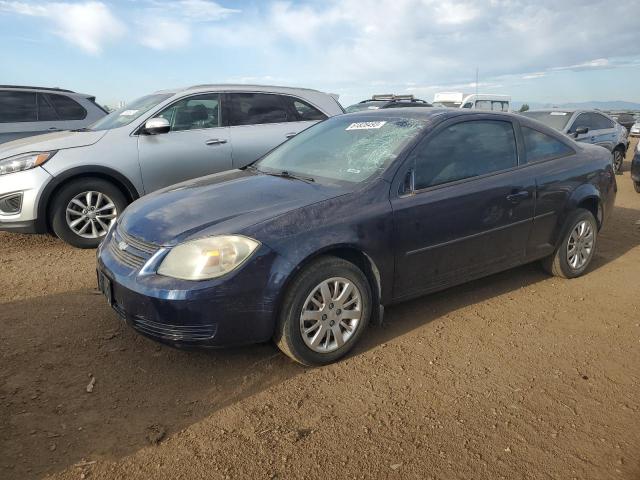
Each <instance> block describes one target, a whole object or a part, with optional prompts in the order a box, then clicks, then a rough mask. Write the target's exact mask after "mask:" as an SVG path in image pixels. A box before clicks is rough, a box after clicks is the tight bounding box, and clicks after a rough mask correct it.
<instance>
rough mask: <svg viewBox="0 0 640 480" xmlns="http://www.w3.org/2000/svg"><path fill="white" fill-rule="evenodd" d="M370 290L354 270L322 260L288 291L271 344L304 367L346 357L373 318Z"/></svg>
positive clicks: (347, 264)
mask: <svg viewBox="0 0 640 480" xmlns="http://www.w3.org/2000/svg"><path fill="white" fill-rule="evenodd" d="M371 301H372V295H371V287H370V286H369V282H368V280H367V278H366V277H365V275H364V274H363V273H362V271H361V270H360V269H359V268H358V267H356V266H355V265H354V264H352V263H350V262H347V261H345V260H342V259H340V258H336V257H322V258H320V259H318V260H316V261H315V262H313V263H311V264H310V265H308V266H307V267H306V268H304V270H302V271H301V272H300V273H299V274H298V276H297V277H296V278H295V279H294V281H293V282H292V283H291V285H290V287H289V288H288V290H287V292H286V294H285V298H284V301H283V305H282V308H281V312H280V318H279V321H278V326H277V329H276V334H275V336H274V340H275V342H276V344H277V345H278V347H279V348H280V350H282V351H283V352H284V353H285V354H287V355H288V356H289V357H291V358H292V359H293V360H295V361H297V362H299V363H302V364H303V365H326V364H328V363H332V362H335V361H336V360H338V359H339V358H341V357H343V356H344V355H346V354H347V352H348V351H349V350H351V348H353V346H354V345H355V344H356V342H357V341H358V339H359V338H360V337H361V336H362V334H363V332H364V331H365V329H366V327H367V324H368V323H369V319H370V317H371V310H372V309H371Z"/></svg>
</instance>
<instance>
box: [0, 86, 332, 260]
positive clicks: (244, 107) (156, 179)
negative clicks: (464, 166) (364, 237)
mask: <svg viewBox="0 0 640 480" xmlns="http://www.w3.org/2000/svg"><path fill="white" fill-rule="evenodd" d="M341 113H343V109H342V107H341V106H340V104H339V103H338V101H337V99H336V98H334V97H333V96H332V95H330V94H326V93H322V92H318V91H316V90H308V89H302V88H288V87H267V86H250V85H198V86H194V87H190V88H187V89H181V90H166V91H160V92H156V93H153V94H151V95H147V96H144V97H142V98H139V99H137V100H135V101H133V102H131V103H129V104H128V105H127V106H126V107H124V108H122V109H120V110H117V111H115V112H112V113H110V114H109V115H107V116H106V117H104V118H102V119H101V120H99V121H98V122H96V123H94V124H93V125H91V126H89V127H88V128H84V129H80V130H75V131H67V132H57V133H51V134H48V135H42V136H38V137H34V138H30V139H29V138H25V139H21V140H16V141H13V142H9V143H5V144H2V145H0V230H9V231H17V232H27V233H44V232H47V231H52V232H54V233H55V234H56V235H57V236H58V237H60V238H61V239H63V240H65V241H66V242H68V243H70V244H72V245H74V246H77V247H81V248H92V247H96V246H97V245H98V244H99V243H100V241H101V239H102V238H103V237H104V236H105V234H106V233H107V230H108V229H109V227H110V226H111V225H112V224H113V222H114V221H115V219H116V218H117V216H118V214H120V213H121V212H122V211H123V210H124V208H125V207H126V206H127V204H129V203H130V202H132V201H134V200H135V199H137V198H138V197H140V196H142V195H145V194H147V193H150V192H153V191H154V190H158V189H160V188H163V187H166V186H169V185H172V184H174V183H178V182H180V181H183V180H187V179H191V178H195V177H200V176H203V175H208V174H212V173H217V172H222V171H225V170H230V169H234V168H241V167H244V166H246V165H248V164H250V163H252V162H253V161H255V160H256V159H258V158H259V157H261V156H262V155H264V154H265V153H266V152H268V151H269V150H271V149H272V148H274V147H276V146H277V145H279V144H280V143H282V142H284V141H285V140H287V139H288V138H290V137H292V136H294V135H296V134H297V133H298V132H300V131H301V130H304V129H305V128H307V127H309V126H311V125H313V124H314V123H316V122H318V121H320V120H324V119H326V118H327V117H330V116H333V115H339V114H341ZM184 213H185V214H187V212H184Z"/></svg>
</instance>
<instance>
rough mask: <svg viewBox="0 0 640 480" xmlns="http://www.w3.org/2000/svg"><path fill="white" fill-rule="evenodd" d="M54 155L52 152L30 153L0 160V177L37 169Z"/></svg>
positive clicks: (54, 152)
mask: <svg viewBox="0 0 640 480" xmlns="http://www.w3.org/2000/svg"><path fill="white" fill-rule="evenodd" d="M55 154H56V151H53V152H32V153H22V154H20V155H15V156H13V157H9V158H3V159H2V160H0V175H6V174H7V173H14V172H22V171H23V170H29V169H31V168H35V167H39V166H40V165H42V164H43V163H45V162H46V161H47V160H49V159H50V158H51V157H53V156H54V155H55Z"/></svg>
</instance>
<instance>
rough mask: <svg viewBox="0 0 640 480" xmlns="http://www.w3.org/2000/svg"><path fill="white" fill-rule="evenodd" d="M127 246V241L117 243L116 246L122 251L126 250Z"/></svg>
mask: <svg viewBox="0 0 640 480" xmlns="http://www.w3.org/2000/svg"><path fill="white" fill-rule="evenodd" d="M128 246H129V245H128V244H127V242H124V241H123V242H120V243H119V244H118V248H119V249H120V250H123V251H124V250H126V249H127V247H128Z"/></svg>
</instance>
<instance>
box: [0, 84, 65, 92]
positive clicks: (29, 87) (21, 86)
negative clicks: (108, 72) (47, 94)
mask: <svg viewBox="0 0 640 480" xmlns="http://www.w3.org/2000/svg"><path fill="white" fill-rule="evenodd" d="M0 88H23V89H29V90H53V91H55V92H68V93H76V92H74V91H73V90H67V89H64V88H57V87H33V86H28V85H0Z"/></svg>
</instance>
